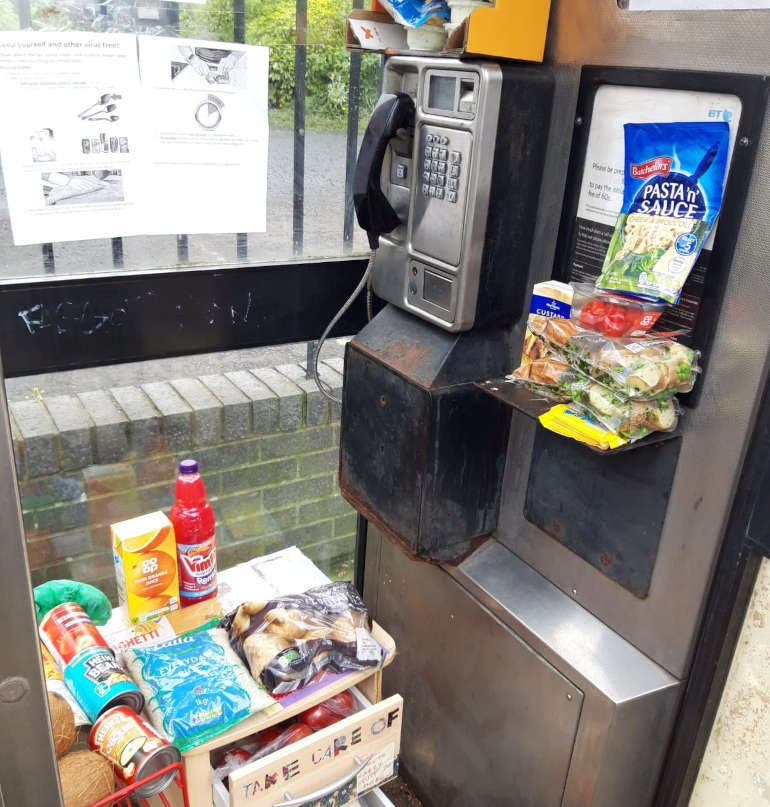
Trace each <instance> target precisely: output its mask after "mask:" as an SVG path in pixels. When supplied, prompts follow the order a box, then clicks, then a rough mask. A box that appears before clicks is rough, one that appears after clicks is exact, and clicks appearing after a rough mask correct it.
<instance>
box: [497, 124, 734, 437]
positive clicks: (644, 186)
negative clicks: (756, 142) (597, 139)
mask: <svg viewBox="0 0 770 807" xmlns="http://www.w3.org/2000/svg"><path fill="white" fill-rule="evenodd" d="M624 136H625V159H624V179H623V201H622V205H621V208H620V211H619V214H618V217H617V221H616V224H615V229H614V232H613V235H612V239H611V241H610V244H609V246H608V249H607V253H606V255H605V259H604V264H603V266H602V270H601V272H600V274H599V276H598V277H597V279H596V283H595V286H594V285H590V284H573V285H567V284H564V283H558V282H550V283H542V284H538V285H537V286H536V287H535V291H534V295H533V297H532V306H531V308H530V317H529V321H528V327H527V334H526V338H525V342H524V351H523V355H522V360H521V366H520V367H519V368H518V369H517V370H516V371H515V372H514V373H513V378H514V379H515V380H517V381H519V382H521V383H524V384H526V385H527V386H529V387H530V388H531V389H533V390H535V391H537V392H538V393H541V394H543V395H545V396H546V397H549V398H555V399H557V400H559V401H561V402H562V403H561V404H560V405H559V406H557V407H555V408H553V409H551V410H550V411H548V412H546V413H545V414H544V415H542V416H541V422H542V423H543V424H544V425H545V426H547V427H548V428H550V429H553V430H554V431H557V432H560V433H562V434H567V435H569V436H571V437H574V438H575V439H578V440H581V441H583V442H586V443H589V444H591V445H593V446H595V447H597V448H602V449H608V448H618V447H620V446H621V445H623V444H624V443H626V442H628V441H633V440H638V439H640V438H642V437H645V436H646V435H648V434H650V433H651V432H655V431H671V430H672V429H674V428H676V425H677V421H678V419H679V408H678V406H677V401H676V395H677V393H680V392H689V391H690V390H691V389H692V387H693V384H694V383H695V378H696V375H697V373H698V366H697V365H698V353H697V351H694V350H691V349H690V348H689V347H686V346H685V345H682V344H679V343H678V342H677V341H675V339H673V338H671V336H672V335H668V336H666V335H663V334H657V335H656V334H654V333H649V331H650V329H651V328H652V327H653V326H654V325H655V323H656V321H657V319H658V317H659V316H660V314H661V312H662V310H663V309H664V308H665V306H666V305H675V304H677V303H678V302H679V299H680V296H681V294H682V289H683V287H684V284H685V282H686V280H687V278H688V276H689V274H690V272H691V271H692V269H693V267H694V266H695V263H696V261H697V260H698V256H699V255H700V253H701V251H702V249H703V248H704V246H705V245H706V242H707V240H708V238H709V236H710V234H711V231H712V229H713V227H714V224H715V221H716V218H717V216H718V214H719V211H720V208H721V205H722V195H723V189H724V181H725V175H726V173H727V163H728V154H729V144H730V127H729V125H728V124H727V123H726V122H724V121H695V122H677V123H669V122H666V123H627V124H625V125H624Z"/></svg>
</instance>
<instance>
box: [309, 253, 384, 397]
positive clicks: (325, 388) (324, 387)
mask: <svg viewBox="0 0 770 807" xmlns="http://www.w3.org/2000/svg"><path fill="white" fill-rule="evenodd" d="M372 266H374V250H372V253H371V255H370V256H369V262H368V263H367V264H366V271H365V272H364V276H363V277H362V278H361V280H360V282H359V284H358V285H357V286H356V288H355V289H354V291H353V293H352V294H351V295H350V297H348V299H347V300H346V301H345V303H344V305H343V306H342V308H340V310H339V311H338V312H337V313H336V314H335V315H334V319H332V321H331V322H330V323H329V324H328V325H327V326H326V330H325V331H324V332H323V333H322V334H321V338H320V339H319V340H318V345H317V346H316V349H315V353H314V354H313V380H314V381H315V383H316V386H317V387H318V389H319V390H320V391H321V394H322V395H323V396H324V397H325V398H328V399H329V400H330V401H331V402H332V403H336V404H341V403H342V399H341V398H337V397H335V396H334V395H333V394H332V391H331V389H332V388H331V387H330V386H329V385H328V384H327V383H326V382H325V381H322V380H321V379H320V377H319V375H318V358H319V356H320V355H321V349H322V348H323V346H324V342H325V341H326V339H327V338H328V336H329V334H330V333H331V332H332V330H333V329H334V326H335V325H336V324H337V323H338V322H339V321H340V320H341V319H342V317H344V316H345V313H346V312H347V310H348V308H350V306H351V305H353V303H354V302H355V300H356V298H357V297H358V295H359V294H361V292H362V291H363V290H364V288H367V287H368V284H369V277H370V275H371V272H372ZM370 293H371V292H370ZM367 297H368V299H367V312H370V309H371V305H370V303H371V297H370V296H369V295H367ZM370 319H371V317H370Z"/></svg>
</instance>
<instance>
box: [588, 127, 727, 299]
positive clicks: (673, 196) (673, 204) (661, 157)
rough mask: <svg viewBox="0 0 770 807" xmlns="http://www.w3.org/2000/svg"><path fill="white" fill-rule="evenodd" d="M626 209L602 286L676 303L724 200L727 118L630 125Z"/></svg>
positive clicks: (627, 131) (627, 129)
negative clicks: (722, 119)
mask: <svg viewBox="0 0 770 807" xmlns="http://www.w3.org/2000/svg"><path fill="white" fill-rule="evenodd" d="M623 128H624V130H625V141H626V156H625V184H624V187H623V207H622V208H621V211H620V215H619V216H618V220H617V222H616V224H615V232H614V233H613V236H612V241H611V242H610V246H609V249H608V250H607V255H606V257H605V259H604V266H603V267H602V272H601V275H600V276H599V278H598V280H597V281H596V286H597V288H600V289H607V290H609V291H619V292H624V293H626V294H632V295H635V296H638V297H644V298H646V299H652V300H660V301H661V302H665V303H676V302H678V300H679V295H680V293H681V291H682V286H684V283H685V280H687V276H688V275H689V274H690V271H691V269H692V268H693V266H694V265H695V262H696V261H697V260H698V256H699V255H700V252H701V250H702V249H703V244H704V243H705V242H706V239H707V238H708V236H709V233H710V232H711V230H712V228H713V226H714V222H715V220H716V218H717V216H718V215H719V210H720V207H721V205H722V193H723V190H724V181H725V175H726V173H727V156H728V148H729V142H730V127H729V124H727V123H726V122H724V121H702V122H692V123H627V124H625V126H624V127H623Z"/></svg>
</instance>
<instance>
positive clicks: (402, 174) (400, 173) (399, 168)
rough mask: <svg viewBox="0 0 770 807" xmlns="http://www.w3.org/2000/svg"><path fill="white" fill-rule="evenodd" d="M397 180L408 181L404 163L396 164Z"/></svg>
mask: <svg viewBox="0 0 770 807" xmlns="http://www.w3.org/2000/svg"><path fill="white" fill-rule="evenodd" d="M396 179H406V165H405V164H404V163H397V164H396Z"/></svg>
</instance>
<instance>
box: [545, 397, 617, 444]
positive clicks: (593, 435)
mask: <svg viewBox="0 0 770 807" xmlns="http://www.w3.org/2000/svg"><path fill="white" fill-rule="evenodd" d="M538 420H539V421H540V423H541V424H542V425H543V427H544V428H546V429H548V430H549V431H552V432H555V433H556V434H560V435H562V436H563V437H569V438H570V439H571V440H577V441H578V442H579V443H584V444H585V445H588V446H591V448H598V449H600V450H601V451H608V450H610V449H613V448H620V447H621V446H624V445H625V444H626V442H627V441H626V440H624V439H623V438H622V437H619V436H618V435H617V434H615V433H614V432H612V431H609V430H608V429H605V428H603V427H602V425H601V424H600V423H597V422H596V421H595V420H594V419H593V418H592V417H591V416H590V415H588V414H586V413H585V412H583V411H582V410H581V408H580V407H577V406H575V404H569V405H567V404H558V405H557V406H553V407H551V408H550V409H549V410H548V411H547V412H544V413H543V414H542V415H540V417H539V418H538Z"/></svg>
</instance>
